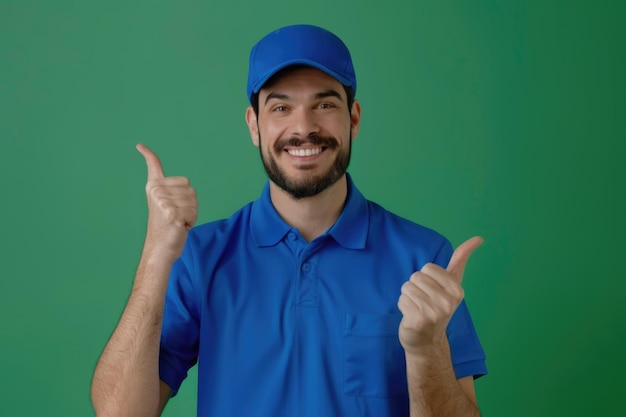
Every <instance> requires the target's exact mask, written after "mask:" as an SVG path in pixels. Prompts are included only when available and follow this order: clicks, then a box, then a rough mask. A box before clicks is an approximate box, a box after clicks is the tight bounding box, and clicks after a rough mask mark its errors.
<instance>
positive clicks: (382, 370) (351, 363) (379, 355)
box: [343, 313, 408, 398]
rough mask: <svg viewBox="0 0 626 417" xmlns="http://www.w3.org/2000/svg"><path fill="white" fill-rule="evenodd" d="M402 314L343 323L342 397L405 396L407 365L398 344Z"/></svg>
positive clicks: (355, 318) (354, 318) (355, 316)
mask: <svg viewBox="0 0 626 417" xmlns="http://www.w3.org/2000/svg"><path fill="white" fill-rule="evenodd" d="M401 319H402V314H400V313H391V314H384V315H377V314H350V313H347V314H346V315H345V319H344V370H343V374H344V379H343V389H344V394H347V395H354V396H361V397H374V398H393V397H398V396H407V395H408V391H407V381H406V362H405V358H404V350H403V349H402V345H400V341H399V340H398V326H399V325H400V320H401Z"/></svg>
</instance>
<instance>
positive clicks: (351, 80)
mask: <svg viewBox="0 0 626 417" xmlns="http://www.w3.org/2000/svg"><path fill="white" fill-rule="evenodd" d="M291 65H307V66H311V67H314V68H317V69H319V70H321V71H324V72H325V73H327V74H329V75H331V76H332V77H334V78H336V79H337V80H338V81H339V82H340V83H341V84H343V85H345V86H347V87H352V91H353V92H354V93H356V75H355V73H354V66H353V65H352V58H351V57H350V51H348V48H347V47H346V45H345V44H344V43H343V42H342V41H341V39H339V38H338V37H337V36H336V35H334V34H332V33H331V32H329V31H327V30H326V29H322V28H320V27H317V26H312V25H293V26H285V27H283V28H280V29H277V30H275V31H273V32H271V33H269V34H267V35H265V37H264V38H263V39H261V40H260V41H259V42H258V43H257V44H256V45H254V47H253V48H252V50H251V51H250V68H249V71H248V89H247V92H248V100H250V102H252V95H253V94H256V93H258V92H259V90H260V89H261V88H262V87H263V84H265V83H266V82H267V80H269V79H270V78H271V77H272V76H273V75H274V74H276V73H277V72H278V71H280V70H282V69H284V68H287V67H289V66H291Z"/></svg>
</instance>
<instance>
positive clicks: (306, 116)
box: [291, 106, 320, 138]
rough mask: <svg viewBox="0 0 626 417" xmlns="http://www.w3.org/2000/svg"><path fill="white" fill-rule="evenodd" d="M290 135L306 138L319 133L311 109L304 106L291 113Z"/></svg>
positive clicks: (316, 121)
mask: <svg viewBox="0 0 626 417" xmlns="http://www.w3.org/2000/svg"><path fill="white" fill-rule="evenodd" d="M292 122H293V123H292V127H291V134H292V135H293V136H296V137H301V138H306V137H308V136H310V135H311V134H317V133H319V131H320V127H319V123H318V120H317V118H316V117H315V114H314V113H313V111H312V110H311V109H308V108H306V107H304V106H302V107H299V108H297V109H296V110H295V111H294V112H293V118H292Z"/></svg>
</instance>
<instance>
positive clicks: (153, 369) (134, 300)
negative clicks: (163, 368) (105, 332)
mask: <svg viewBox="0 0 626 417" xmlns="http://www.w3.org/2000/svg"><path fill="white" fill-rule="evenodd" d="M154 259H155V258H154V257H153V258H151V259H150V258H148V257H145V256H144V257H142V261H141V262H140V264H139V267H138V269H137V276H136V278H135V282H134V285H133V289H132V292H131V295H130V297H129V299H128V303H127V305H126V308H125V309H124V312H123V314H122V316H121V318H120V321H119V323H118V325H117V327H116V329H115V331H114V332H113V334H112V336H111V338H110V340H109V342H108V343H107V345H106V347H105V349H104V351H103V353H102V355H101V357H100V360H99V361H98V364H97V366H96V370H95V372H94V377H93V381H92V387H91V395H92V401H93V405H94V408H95V410H96V414H97V415H98V416H99V417H103V416H146V417H147V416H151V417H152V416H157V415H159V413H160V410H159V397H160V382H159V342H160V335H161V325H162V317H163V308H164V302H165V291H166V288H167V279H168V276H169V273H170V270H171V263H168V262H163V261H159V260H154Z"/></svg>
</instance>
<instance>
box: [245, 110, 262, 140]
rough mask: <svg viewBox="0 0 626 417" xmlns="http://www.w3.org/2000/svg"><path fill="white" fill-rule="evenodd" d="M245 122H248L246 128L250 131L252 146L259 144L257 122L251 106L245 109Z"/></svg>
mask: <svg viewBox="0 0 626 417" xmlns="http://www.w3.org/2000/svg"><path fill="white" fill-rule="evenodd" d="M246 123H247V124H248V130H249V131H250V139H252V143H254V146H257V147H258V146H259V124H258V120H257V115H256V113H255V112H254V109H253V108H252V106H248V108H247V109H246Z"/></svg>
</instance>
